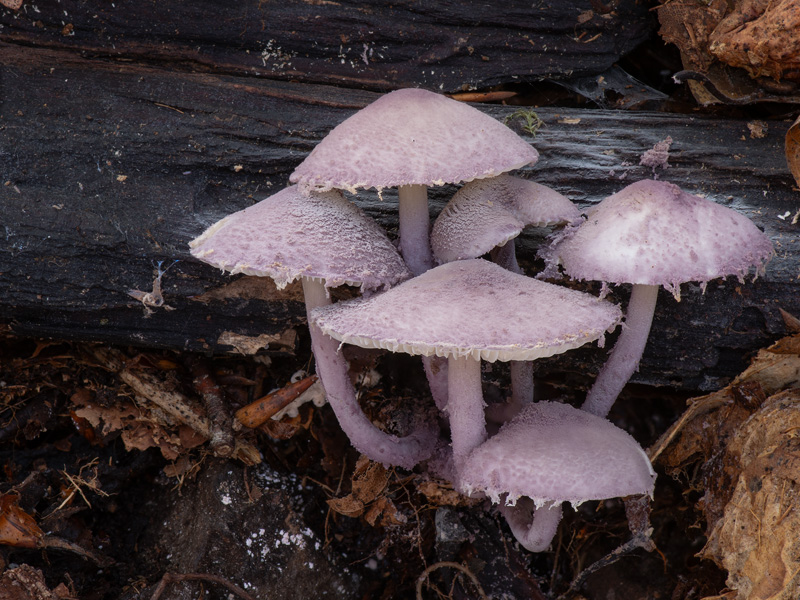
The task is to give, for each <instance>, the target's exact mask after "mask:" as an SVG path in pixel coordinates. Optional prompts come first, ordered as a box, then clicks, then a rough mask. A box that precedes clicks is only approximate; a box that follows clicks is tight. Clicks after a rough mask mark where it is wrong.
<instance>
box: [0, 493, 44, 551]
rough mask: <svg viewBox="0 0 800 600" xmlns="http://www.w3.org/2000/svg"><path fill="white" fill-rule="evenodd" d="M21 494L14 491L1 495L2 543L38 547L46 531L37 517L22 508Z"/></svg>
mask: <svg viewBox="0 0 800 600" xmlns="http://www.w3.org/2000/svg"><path fill="white" fill-rule="evenodd" d="M17 502H19V496H17V495H16V494H14V493H8V494H3V495H2V496H0V544H3V545H6V546H13V547H15V548H38V547H39V545H40V543H41V541H42V538H43V537H44V532H43V531H42V530H41V529H40V528H39V525H37V524H36V519H34V518H33V517H32V516H31V515H29V514H28V513H26V512H25V511H24V510H22V509H21V508H20V507H19V505H18V504H17Z"/></svg>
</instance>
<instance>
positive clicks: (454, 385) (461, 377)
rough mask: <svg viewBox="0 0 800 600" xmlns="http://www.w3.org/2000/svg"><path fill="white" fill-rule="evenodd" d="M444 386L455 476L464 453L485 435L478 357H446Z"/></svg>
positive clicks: (478, 443) (461, 463) (483, 404)
mask: <svg viewBox="0 0 800 600" xmlns="http://www.w3.org/2000/svg"><path fill="white" fill-rule="evenodd" d="M447 390H448V400H447V416H448V418H449V420H450V437H451V439H452V441H453V463H454V465H455V468H456V480H458V474H459V473H460V471H461V467H462V466H463V464H464V462H465V461H466V459H467V456H469V454H470V452H472V451H473V450H474V449H475V448H477V447H478V446H480V445H481V444H482V443H483V442H485V441H486V438H487V435H486V419H485V417H484V414H483V409H484V407H485V403H484V401H483V390H482V388H481V361H480V359H477V358H472V357H471V356H459V357H455V356H453V357H450V359H449V360H448V361H447Z"/></svg>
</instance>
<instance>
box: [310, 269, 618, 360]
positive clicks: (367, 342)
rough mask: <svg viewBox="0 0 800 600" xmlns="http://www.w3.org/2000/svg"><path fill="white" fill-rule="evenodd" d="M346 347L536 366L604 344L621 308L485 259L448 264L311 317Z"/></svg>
mask: <svg viewBox="0 0 800 600" xmlns="http://www.w3.org/2000/svg"><path fill="white" fill-rule="evenodd" d="M310 317H311V320H312V321H313V322H314V323H316V325H317V326H319V328H320V329H322V331H323V332H324V333H325V334H327V335H329V336H331V337H333V338H335V339H337V340H340V341H342V342H344V343H348V344H354V345H357V346H361V347H364V348H384V349H387V350H391V351H392V352H405V353H408V354H420V355H424V356H432V355H436V356H442V357H451V356H452V357H465V356H471V357H473V358H475V359H483V360H486V361H489V362H494V361H496V360H500V361H509V360H534V359H537V358H543V357H547V356H552V355H554V354H559V353H561V352H566V351H567V350H571V349H573V348H578V347H579V346H583V345H584V344H587V343H589V342H592V341H594V340H598V339H599V340H602V338H603V336H604V334H605V332H607V331H611V330H613V329H614V328H615V327H616V326H617V325H618V324H619V322H620V319H621V317H622V313H621V311H620V309H619V308H618V307H617V306H616V305H614V304H611V303H609V302H606V301H604V300H599V299H598V298H596V297H595V296H592V295H590V294H585V293H583V292H578V291H575V290H570V289H567V288H564V287H561V286H557V285H553V284H549V283H545V282H543V281H538V280H536V279H532V278H530V277H525V276H524V275H518V274H516V273H512V272H510V271H507V270H506V269H503V268H502V267H499V266H497V265H495V264H493V263H490V262H488V261H485V260H480V259H474V260H463V261H456V262H452V263H447V264H445V265H441V266H439V267H436V268H434V269H431V270H430V271H427V272H425V273H423V274H422V275H419V276H417V277H414V278H413V279H409V280H408V281H405V282H403V283H401V284H400V285H398V286H397V287H394V288H392V289H390V290H388V291H386V292H383V293H381V294H378V295H375V296H373V297H371V298H368V299H356V300H352V301H346V302H339V303H337V304H334V305H331V306H325V307H320V308H316V309H314V310H312V311H311V315H310Z"/></svg>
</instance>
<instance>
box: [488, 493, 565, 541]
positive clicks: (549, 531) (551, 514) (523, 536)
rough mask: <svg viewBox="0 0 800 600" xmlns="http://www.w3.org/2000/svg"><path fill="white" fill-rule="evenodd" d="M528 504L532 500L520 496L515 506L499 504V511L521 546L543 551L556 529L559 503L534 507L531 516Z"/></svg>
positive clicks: (551, 539) (559, 510)
mask: <svg viewBox="0 0 800 600" xmlns="http://www.w3.org/2000/svg"><path fill="white" fill-rule="evenodd" d="M530 504H532V502H531V501H530V500H528V499H527V498H520V499H519V500H518V501H517V504H516V505H515V506H506V505H503V506H501V507H500V512H501V513H503V516H504V517H505V518H506V522H507V523H508V526H509V528H510V529H511V533H513V534H514V537H515V538H517V541H518V542H519V543H520V544H521V545H522V547H523V548H525V549H526V550H529V551H531V552H544V551H545V550H547V548H548V547H549V546H550V542H552V541H553V538H554V537H555V535H556V532H557V531H558V524H559V523H560V522H561V503H560V502H554V503H553V504H551V505H550V506H543V507H541V508H534V509H533V515H532V516H531V507H530Z"/></svg>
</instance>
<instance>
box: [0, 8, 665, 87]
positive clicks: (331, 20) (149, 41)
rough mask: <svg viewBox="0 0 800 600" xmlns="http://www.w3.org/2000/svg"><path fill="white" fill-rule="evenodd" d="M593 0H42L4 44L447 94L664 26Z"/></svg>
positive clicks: (15, 15)
mask: <svg viewBox="0 0 800 600" xmlns="http://www.w3.org/2000/svg"><path fill="white" fill-rule="evenodd" d="M592 6H593V5H592V3H590V2H587V1H584V0H559V1H555V0H540V1H537V2H529V1H524V2H523V1H520V0H512V1H507V2H481V1H479V0H466V1H460V2H453V1H439V2H429V1H425V0H399V1H394V0H392V1H389V0H377V1H372V2H358V1H354V0H337V1H335V2H333V1H327V0H324V1H323V0H284V1H281V2H271V1H268V0H267V1H264V0H243V1H241V2H231V3H226V2H222V3H220V2H212V1H210V0H197V1H194V2H184V1H181V0H163V1H159V2H155V1H152V0H151V1H150V2H113V3H112V2H98V1H96V0H94V1H89V2H87V1H85V0H37V2H35V3H29V2H26V3H25V4H24V6H23V8H22V9H21V10H19V11H17V12H14V11H10V10H6V9H0V41H6V42H14V43H18V44H24V45H35V46H37V47H49V48H54V49H59V48H63V49H69V50H72V51H75V52H80V53H83V54H84V55H85V56H93V57H96V58H102V59H111V60H126V61H131V60H132V61H141V62H145V63H148V64H160V65H169V66H170V67H171V68H175V69H179V70H180V69H183V70H193V71H198V70H203V71H208V72H216V73H219V72H227V73H230V74H238V75H249V76H258V77H268V78H271V79H280V80H284V81H289V80H291V81H299V82H303V83H328V84H334V85H337V86H346V87H357V88H362V89H371V90H383V91H386V90H391V89H396V88H400V87H426V88H429V89H433V90H437V91H445V92H453V91H458V90H461V89H473V88H481V87H486V86H491V85H495V84H498V83H507V82H510V81H525V80H539V79H542V78H546V77H553V78H563V77H568V76H571V75H586V74H597V73H601V72H603V71H605V70H606V69H608V68H609V67H610V66H611V65H612V64H613V63H614V62H615V61H617V60H618V59H619V58H620V57H621V56H622V55H624V54H625V53H626V52H629V51H630V50H632V49H633V48H635V47H636V46H637V45H638V44H640V43H641V42H642V41H644V40H645V39H646V38H647V36H648V35H649V34H650V33H651V32H652V31H654V30H655V27H656V22H655V18H654V15H653V14H652V13H650V12H648V9H647V6H646V5H645V4H644V3H641V2H637V1H636V0H619V1H616V2H614V3H613V10H612V8H602V7H604V5H603V4H602V3H600V2H597V3H595V4H594V6H595V10H594V11H592V10H591V9H592Z"/></svg>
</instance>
